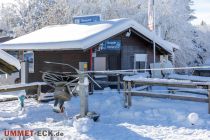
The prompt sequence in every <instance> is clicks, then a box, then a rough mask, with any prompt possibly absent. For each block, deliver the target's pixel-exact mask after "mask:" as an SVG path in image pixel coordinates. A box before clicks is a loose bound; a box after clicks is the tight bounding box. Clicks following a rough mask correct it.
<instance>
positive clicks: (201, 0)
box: [192, 0, 210, 25]
mask: <svg viewBox="0 0 210 140" xmlns="http://www.w3.org/2000/svg"><path fill="white" fill-rule="evenodd" d="M193 1H194V5H193V6H192V8H193V9H195V16H197V19H196V20H194V21H192V23H193V24H200V23H201V21H202V20H204V21H205V22H206V23H207V24H209V25H210V0H193Z"/></svg>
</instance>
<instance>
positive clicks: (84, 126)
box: [73, 118, 93, 133]
mask: <svg viewBox="0 0 210 140" xmlns="http://www.w3.org/2000/svg"><path fill="white" fill-rule="evenodd" d="M92 123H93V122H92V120H90V119H89V118H80V119H76V120H74V122H73V127H74V128H75V129H76V130H77V131H78V132H81V133H86V132H88V131H89V129H90V128H91V126H92Z"/></svg>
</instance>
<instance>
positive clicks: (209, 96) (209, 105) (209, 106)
mask: <svg viewBox="0 0 210 140" xmlns="http://www.w3.org/2000/svg"><path fill="white" fill-rule="evenodd" d="M208 99H209V102H208V113H209V114H210V85H208Z"/></svg>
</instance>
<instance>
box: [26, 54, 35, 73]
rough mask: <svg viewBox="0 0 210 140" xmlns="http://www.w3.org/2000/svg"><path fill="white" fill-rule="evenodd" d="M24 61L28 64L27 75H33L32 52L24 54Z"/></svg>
mask: <svg viewBox="0 0 210 140" xmlns="http://www.w3.org/2000/svg"><path fill="white" fill-rule="evenodd" d="M24 61H26V62H28V64H29V73H34V53H33V52H32V51H27V52H24Z"/></svg>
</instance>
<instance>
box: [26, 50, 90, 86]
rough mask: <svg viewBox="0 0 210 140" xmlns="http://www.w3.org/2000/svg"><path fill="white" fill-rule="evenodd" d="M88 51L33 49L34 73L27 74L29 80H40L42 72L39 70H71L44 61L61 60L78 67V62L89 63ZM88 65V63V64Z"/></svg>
mask: <svg viewBox="0 0 210 140" xmlns="http://www.w3.org/2000/svg"><path fill="white" fill-rule="evenodd" d="M89 57H90V54H89V51H70V50H62V51H35V52H34V73H30V74H29V82H40V81H42V78H41V77H42V73H41V72H40V71H43V72H46V71H55V72H64V71H66V72H67V71H68V72H69V71H72V69H70V68H68V67H66V66H61V65H54V64H46V63H44V61H51V62H62V63H67V64H71V65H72V66H74V67H76V68H79V62H88V64H89ZM88 66H89V65H88Z"/></svg>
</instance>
